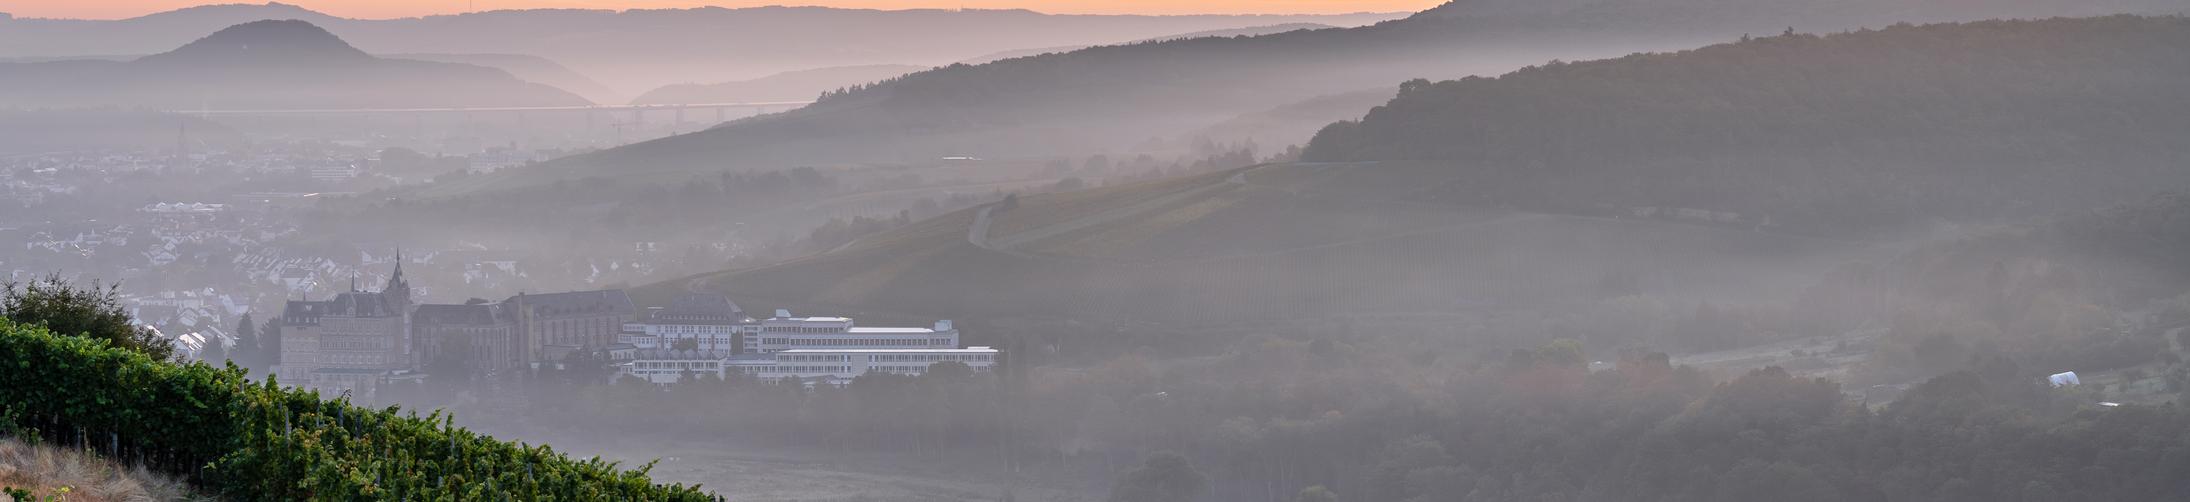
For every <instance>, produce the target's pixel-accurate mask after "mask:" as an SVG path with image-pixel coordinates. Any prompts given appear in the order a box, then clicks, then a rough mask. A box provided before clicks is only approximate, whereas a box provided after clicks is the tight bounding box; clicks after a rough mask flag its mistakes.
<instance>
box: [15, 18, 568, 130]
mask: <svg viewBox="0 0 2190 502" xmlns="http://www.w3.org/2000/svg"><path fill="white" fill-rule="evenodd" d="M587 103H588V102H587V101H586V100H585V99H584V98H580V97H578V96H575V95H572V94H570V93H568V92H564V91H562V90H559V89H555V88H553V87H549V86H545V85H540V84H534V83H528V82H524V81H522V80H518V79H517V78H516V77H513V76H511V75H510V74H509V73H508V72H504V71H501V70H496V69H492V68H485V67H479V66H472V65H464V64H451V63H433V62H424V61H409V60H399V59H382V58H377V57H373V56H372V55H370V54H366V53H365V52H363V51H360V50H358V49H357V48H355V47H351V46H350V45H349V44H347V43H345V42H343V41H342V40H341V39H340V38H337V37H335V36H334V35H333V34H331V33H328V32H327V31H326V30H323V29H320V28H319V27H317V26H314V25H312V24H311V23H309V22H306V21H299V20H282V21H274V20H268V21H253V22H249V23H243V24H239V25H235V26H231V27H228V28H224V29H222V30H220V31H217V32H214V33H213V34H211V35H207V36H205V37H203V38H200V39H198V40H196V41H193V42H191V43H189V44H185V45H183V46H182V47H179V48H177V49H175V50H172V51H168V52H163V53H159V54H153V55H149V56H144V57H141V58H137V59H135V60H132V61H126V62H120V61H107V60H82V61H52V62H43V63H16V64H6V65H0V106H16V107H40V108H57V107H90V106H116V107H146V108H155V109H165V110H193V109H203V108H219V109H260V108H268V109H280V108H384V107H422V106H548V105H582V104H587Z"/></svg>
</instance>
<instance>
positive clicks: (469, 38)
mask: <svg viewBox="0 0 2190 502" xmlns="http://www.w3.org/2000/svg"><path fill="white" fill-rule="evenodd" d="M486 5H487V3H485V2H481V3H480V6H482V7H484V6H486ZM1405 15H1406V14H1405V13H1366V14H1344V15H1301V16H1254V15H1246V16H1235V15H1205V16H1108V15H1052V14H1043V13H1038V12H1031V11H1025V10H981V9H917V10H869V9H836V8H824V7H754V8H737V9H730V8H720V7H702V8H691V9H629V10H581V9H534V10H495V11H485V12H474V13H467V14H458V15H438V16H425V17H415V18H399V19H347V18H340V17H335V16H329V15H326V14H322V13H318V12H314V11H311V10H308V9H305V8H302V7H298V6H294V5H286V4H280V3H266V4H231V5H210V6H202V7H192V8H186V9H179V10H175V11H169V12H162V13H157V14H151V15H146V16H142V17H137V18H131V19H122V20H113V21H84V20H57V19H24V18H18V19H13V20H0V57H9V56H14V57H20V56H82V55H96V54H146V53H152V52H157V51H162V50H166V49H168V48H172V47H175V46H177V45H181V44H183V43H185V42H188V41H190V40H191V39H193V38H195V37H197V36H198V35H201V34H204V33H209V32H212V31H213V30H217V29H220V28H222V27H225V26H230V25H235V24H238V23H244V22H249V21H256V20H261V19H301V20H305V21H310V22H312V23H313V24H317V25H320V26H323V27H326V28H327V29H328V30H329V31H332V32H334V33H335V34H337V35H340V36H341V37H342V38H343V39H345V40H349V41H350V42H351V43H354V44H356V45H357V46H358V47H360V48H363V49H365V50H366V51H368V52H371V53H374V54H415V53H459V54H529V55H535V56H540V57H544V58H547V59H550V60H554V61H557V62H560V63H563V64H565V65H569V66H570V67H571V68H573V69H576V70H577V71H579V72H582V73H584V74H586V75H592V76H594V78H596V79H600V80H601V81H602V82H604V83H606V84H607V85H608V86H609V87H610V88H611V89H613V90H615V91H616V92H618V93H621V94H623V95H626V96H630V95H637V94H638V93H640V92H644V91H646V90H648V89H653V88H656V87H660V86H663V85H667V84H673V83H678V82H721V81H731V80H744V79H751V78H755V77H759V76H763V75H769V74H774V73H781V72H786V71H794V70H801V69H809V68H817V67H830V66H854V65H873V64H920V65H941V64H948V63H950V62H952V61H958V60H962V59H966V58H970V57H975V56H979V55H982V54H988V53H993V52H997V51H1003V50H1011V49H1020V48H1026V47H1054V46H1064V45H1091V44H1108V43H1118V42H1122V41H1128V40H1138V39H1144V38H1149V37H1158V36H1165V35H1171V34H1176V33H1188V32H1195V31H1206V30H1223V29H1232V28H1244V27H1249V26H1265V25H1273V24H1286V23H1319V24H1328V25H1334V26H1360V25H1365V24H1369V23H1374V22H1378V21H1384V20H1389V19H1395V18H1399V17H1404V16H1405Z"/></svg>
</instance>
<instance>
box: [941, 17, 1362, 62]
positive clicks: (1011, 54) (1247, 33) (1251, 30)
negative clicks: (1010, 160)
mask: <svg viewBox="0 0 2190 502" xmlns="http://www.w3.org/2000/svg"><path fill="white" fill-rule="evenodd" d="M1330 28H1337V26H1331V25H1328V24H1316V23H1289V24H1276V25H1270V26H1249V27H1246V28H1238V29H1230V30H1209V31H1197V32H1193V33H1181V34H1178V35H1170V36H1162V37H1150V38H1144V39H1140V40H1134V41H1130V42H1124V43H1119V44H1104V45H1128V44H1139V43H1149V42H1165V41H1171V40H1185V39H1189V38H1205V37H1252V36H1260V35H1269V34H1272V33H1284V32H1288V31H1300V30H1323V29H1330ZM1088 47H1090V46H1086V45H1067V46H1059V47H1044V48H1039V49H1018V50H1010V51H1004V52H998V53H994V54H987V55H983V56H981V57H977V58H971V59H966V60H962V61H959V63H960V64H971V65H978V64H988V63H994V62H997V61H1002V60H1006V59H1011V58H1023V57H1028V56H1040V55H1043V54H1051V53H1059V52H1072V51H1076V50H1080V49H1086V48H1088Z"/></svg>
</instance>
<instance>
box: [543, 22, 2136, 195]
mask: <svg viewBox="0 0 2190 502" xmlns="http://www.w3.org/2000/svg"><path fill="white" fill-rule="evenodd" d="M2170 1H2179V0H2170ZM1556 3H1557V4H1559V5H1582V4H1583V3H1582V2H1556ZM1781 3H1784V2H1781V1H1779V0H1769V1H1753V2H1743V3H1739V4H1734V5H1727V6H1724V8H1723V9H1722V12H1714V13H1713V15H1712V16H1706V17H1703V18H1699V19H1694V20H1688V21H1684V22H1678V23H1673V22H1657V21H1653V20H1634V21H1631V22H1612V23H1607V22H1603V21H1602V20H1597V19H1595V18H1592V17H1589V16H1583V15H1577V16H1576V17H1570V16H1565V15H1561V14H1558V12H1561V11H1553V12H1551V13H1547V14H1540V15H1539V14H1536V13H1527V14H1515V15H1514V16H1505V15H1499V14H1497V13H1495V12H1493V13H1490V14H1486V15H1481V16H1435V15H1431V16H1415V17H1411V18H1408V19H1403V20H1397V21H1391V22H1386V23H1380V24H1377V25H1373V26H1365V27H1359V28H1349V29H1330V30H1308V31H1295V32H1288V33H1278V34H1271V35H1264V36H1257V37H1236V38H1201V39H1190V40H1175V41H1167V42H1160V43H1145V44H1129V45H1123V46H1107V47H1096V48H1091V49H1086V50H1080V51H1075V52H1070V53H1062V54H1048V55H1042V56H1036V57H1028V58H1018V59H1011V60H1005V61H998V62H995V63H990V64H983V65H953V66H949V67H945V68H940V69H937V70H933V71H928V72H922V73H917V74H913V75H909V76H906V77H905V78H902V79H897V80H893V81H889V82H884V83H881V84H879V85H875V86H871V87H867V88H863V89H859V90H854V91H853V92H850V93H847V94H843V95H839V96H834V99H830V100H824V102H822V103H819V104H816V105H813V106H811V107H808V108H806V109H802V110H798V111H794V112H790V113H784V114H777V115H773V116H767V117H761V118H757V119H753V120H747V121H742V122H736V123H732V124H728V125H725V126H722V127H718V128H715V129H712V130H708V131H703V132H698V133H693V134H688V135H682V136H677V137H672V138H665V139H662V140H657V141H652V142H647V143H641V144H637V145H631V146H628V147H624V148H619V149H615V150H611V151H607V152H603V153H600V154H597V155H592V156H587V157H582V158H574V159H569V160H567V161H564V162H560V163H558V164H556V166H555V167H556V169H550V170H538V171H530V172H511V173H508V174H507V175H504V176H503V177H504V178H505V179H503V180H501V181H502V182H504V183H505V184H506V185H524V184H538V183H543V182H551V181H552V180H553V179H569V178H582V177H584V176H587V175H601V174H605V173H604V171H607V172H609V173H613V174H616V175H630V174H637V173H645V172H659V171H664V170H667V171H682V170H690V169H693V168H695V167H704V168H707V169H721V168H725V167H728V168H737V169H755V168H781V167H784V166H786V165H800V164H829V163H862V162H909V161H922V160H932V159H934V158H936V157H941V156H954V155H972V156H980V157H987V158H1001V157H1009V156H1019V155H1045V156H1046V155H1077V154H1088V153H1096V152H1103V151H1116V150H1118V149H1122V148H1128V147H1133V146H1135V145H1139V144H1142V143H1144V142H1145V141H1147V140H1148V139H1150V138H1151V137H1161V136H1165V135H1175V134H1184V133H1187V132H1190V131H1194V130H1198V129H1201V128H1205V127H1208V126H1209V125H1211V124H1214V123H1216V122H1220V121H1223V120H1227V119H1230V118H1232V117H1236V116H1238V115H1240V114H1243V113H1250V112H1255V111H1260V110H1265V109H1269V108H1271V107H1275V106H1280V105H1284V104H1286V103H1293V102H1298V101H1301V100H1304V99H1308V98H1311V97H1315V96H1321V95H1328V94H1334V93H1342V92H1352V91H1358V90H1361V89H1369V88H1377V87H1385V86H1390V85H1394V84H1397V83H1399V82H1402V81H1406V80H1409V79H1415V78H1433V79H1444V78H1458V77H1462V76H1467V75H1492V74H1497V73H1502V72H1506V71H1511V70H1513V69H1515V68H1520V67H1522V66H1525V65H1528V64H1536V63H1541V62H1544V61H1548V60H1552V59H1560V58H1564V59H1568V60H1573V59H1585V58H1601V57H1614V56H1619V55H1623V54H1628V53H1631V52H1634V51H1637V50H1672V49H1679V48H1688V47H1696V46H1700V45H1703V44H1707V43H1716V42H1723V41H1727V40H1733V39H1736V38H1737V37H1740V36H1742V34H1744V33H1753V34H1768V33H1778V32H1779V31H1780V30H1782V29H1784V28H1785V27H1786V26H1790V25H1792V26H1801V27H1803V29H1806V30H1838V29H1852V28H1858V27H1862V26H1884V25H1886V24H1888V23H1891V22H1893V20H1896V19H1898V18H1897V17H1896V16H1895V13H1896V12H1900V11H1901V10H1902V9H1901V8H1899V7H1893V8H1887V7H1882V6H1868V7H1865V8H1875V9H1874V10H1870V11H1865V12H1862V13H1861V14H1862V16H1861V19H1862V20H1865V21H1869V24H1843V23H1849V22H1851V21H1849V20H1850V19H1855V18H1852V17H1849V16H1839V15H1836V16H1833V17H1830V18H1829V19H1834V20H1836V21H1832V22H1826V21H1822V20H1820V21H1812V20H1811V19H1810V18H1808V17H1805V16H1806V15H1782V14H1777V13H1779V12H1782V11H1784V10H1785V9H1781V8H1779V7H1777V5H1779V4H1781ZM1918 3H1925V4H1931V3H1950V2H1938V1H1927V2H1918ZM2162 3H2165V2H2162ZM2075 5H2081V4H2075ZM2071 7H2072V5H2071V4H2070V3H2068V2H2053V1H2042V2H2027V3H2018V4H2015V5H2003V6H1998V8H1993V7H1992V6H1987V7H1980V8H1969V9H1964V10H1962V11H1961V14H1960V16H1959V17H1956V18H1955V19H1960V20H1978V19H1986V18H1993V17H2017V16H2031V15H2052V14H2054V13H2058V12H2062V11H2080V10H2081V8H2080V7H2079V8H2071ZM2125 8H2128V7H2125ZM2135 9H2136V10H2139V11H2142V10H2153V9H2158V8H2156V7H2151V6H2149V5H2145V6H2141V7H2136V8H2135ZM2107 12H2112V11H2107ZM1515 16H1519V17H1515ZM1712 19H1729V20H1738V21H1729V22H1726V23H1712V22H1708V21H1709V20H1712ZM1819 19H1827V18H1823V17H1821V18H1819ZM1524 21H1525V22H1524ZM1159 153H1160V152H1159ZM543 180H546V181H543ZM506 185H505V186H506Z"/></svg>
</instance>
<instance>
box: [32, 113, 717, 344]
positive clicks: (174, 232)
mask: <svg viewBox="0 0 2190 502" xmlns="http://www.w3.org/2000/svg"><path fill="white" fill-rule="evenodd" d="M396 150H400V149H390V148H380V149H376V148H368V147H363V146H356V145H348V144H337V143H327V142H314V143H280V142H264V143H260V144H255V145H252V146H248V147H240V148H233V149H182V148H178V149H106V150H89V151H71V152H56V153H42V154H19V155H7V156H0V282H15V283H25V282H31V281H38V280H43V279H45V278H47V276H48V274H53V273H62V274H64V278H65V279H68V280H72V281H76V282H80V283H89V282H93V281H98V282H102V283H104V284H108V285H119V289H118V292H119V294H120V299H121V300H122V303H123V304H124V305H126V306H127V307H128V308H129V310H130V313H131V314H132V315H133V316H134V317H135V319H137V320H138V321H139V322H141V323H143V324H145V325H146V326H149V327H152V328H153V329H155V330H157V331H159V332H161V333H162V334H163V335H165V336H166V337H168V338H170V339H173V340H175V341H176V342H177V344H178V345H179V346H181V347H182V348H183V349H184V351H186V352H190V353H195V352H196V351H197V350H200V349H201V348H202V347H201V344H202V342H203V341H204V340H209V339H217V340H230V341H231V342H232V341H233V340H234V339H235V337H236V331H238V329H237V326H238V324H239V323H242V322H265V321H267V320H269V318H271V317H280V316H279V315H278V314H281V313H283V312H279V311H276V309H280V308H282V307H283V306H284V305H285V304H287V303H289V302H291V301H293V300H299V299H306V298H317V299H323V298H330V297H336V296H340V295H342V294H346V293H348V292H349V291H348V289H349V284H351V283H352V281H362V282H364V283H368V284H379V283H383V282H386V281H388V280H389V279H391V277H390V275H389V271H390V270H392V269H394V268H396V267H397V266H398V264H397V261H398V259H399V258H398V257H397V256H395V255H394V253H393V252H392V251H391V250H392V248H393V247H394V245H393V244H392V243H384V242H381V241H376V240H369V239H355V240H353V239H352V237H353V236H352V235H351V234H350V232H351V230H349V226H346V225H336V224H330V223H328V222H327V221H325V219H324V218H318V217H315V216H314V214H315V211H317V210H318V208H319V207H320V206H321V205H322V204H324V203H326V202H327V201H329V200H330V199H345V198H347V199H355V198H357V197H359V196H361V194H369V193H373V190H375V189H378V188H383V187H388V186H398V185H405V184H417V183H424V182H427V178H430V176H429V175H432V174H434V173H435V172H436V171H433V170H432V169H450V170H453V171H456V172H484V171H491V170H494V169H500V168H505V167H509V166H513V165H520V164H522V163H526V162H531V161H534V160H537V159H539V158H543V157H546V156H550V155H554V154H555V153H556V152H554V151H548V150H539V151H520V150H515V149H510V148H490V149H487V150H485V151H482V152H477V153H474V154H471V155H468V156H462V157H436V156H428V155H423V154H418V153H415V152H407V151H405V152H404V153H402V154H401V156H403V157H406V158H411V159H410V160H403V159H397V158H395V157H397V155H396V154H393V153H391V152H393V151H396ZM420 158H422V159H425V160H418V159H420ZM406 163H407V164H406ZM421 163H430V164H432V165H431V166H428V167H421V166H419V165H414V164H421ZM442 174H446V173H445V172H444V173H442ZM87 190H98V191H99V193H100V194H101V196H100V197H99V198H96V199H94V198H89V197H82V196H81V195H82V194H84V193H87V192H86V191H87ZM117 201H121V203H119V204H117V203H116V202H117ZM718 238H719V237H718ZM421 240H426V241H427V243H428V244H429V245H428V246H422V247H423V248H424V249H415V248H414V249H412V250H411V252H410V253H408V254H406V255H405V256H403V257H402V258H400V259H401V260H402V261H404V262H405V263H404V264H403V265H406V266H407V267H408V268H407V269H406V270H410V271H411V273H413V274H417V273H426V274H431V275H432V276H434V277H436V278H437V280H435V281H433V284H432V285H431V286H429V285H424V284H421V285H417V286H412V287H411V291H410V293H411V295H413V298H414V299H421V300H423V299H426V298H449V299H466V298H473V297H487V296H495V295H497V294H499V292H505V291H520V290H535V291H546V290H562V289H574V288H584V287H588V286H594V287H602V286H618V285H625V284H639V283H644V282H649V281H653V280H660V279H662V278H664V276H666V275H669V274H672V273H689V272H687V271H686V270H687V269H694V270H697V269H706V268H712V267H717V266H720V265H721V264H722V263H723V261H722V260H723V259H726V258H725V257H726V256H727V255H731V254H734V253H735V252H737V251H738V250H739V248H738V247H737V244H734V243H728V242H717V243H714V244H712V245H710V246H703V247H704V248H705V249H710V250H714V251H716V253H715V254H712V255H704V256H701V257H698V258H695V257H693V256H692V255H690V254H689V253H678V252H665V251H662V249H661V248H662V247H664V246H662V245H661V244H660V243H653V242H632V243H621V244H610V245H604V246H602V247H601V248H600V249H588V250H585V252H584V253H558V252H553V251H551V250H543V251H535V250H528V249H524V248H521V247H516V246H511V245H508V244H502V243H494V242H484V241H482V242H467V241H465V240H463V239H460V238H459V239H421ZM724 240H728V239H724ZM680 251H683V249H680ZM87 271H97V274H96V275H91V274H87V273H86V272H87ZM405 314H406V315H408V314H411V313H410V312H405ZM428 314H429V315H431V314H432V313H430V312H429V313H428ZM637 320H638V319H632V321H634V322H635V321H637Z"/></svg>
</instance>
